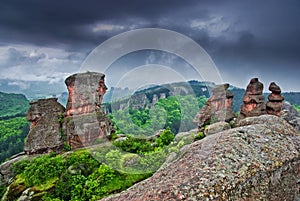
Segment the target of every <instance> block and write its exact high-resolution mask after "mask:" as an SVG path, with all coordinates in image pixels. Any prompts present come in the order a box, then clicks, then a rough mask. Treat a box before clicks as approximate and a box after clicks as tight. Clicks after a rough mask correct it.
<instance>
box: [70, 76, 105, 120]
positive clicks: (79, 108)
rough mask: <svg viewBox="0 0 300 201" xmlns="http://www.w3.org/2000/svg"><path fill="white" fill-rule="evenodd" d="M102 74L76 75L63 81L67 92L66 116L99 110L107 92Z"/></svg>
mask: <svg viewBox="0 0 300 201" xmlns="http://www.w3.org/2000/svg"><path fill="white" fill-rule="evenodd" d="M104 77H105V75H104V74H101V73H95V72H86V73H78V74H74V75H71V76H69V77H68V78H67V79H66V80H65V84H66V85H67V89H68V92H69V98H68V102H67V108H66V116H72V115H80V114H87V113H93V112H96V111H98V110H99V108H101V103H102V99H103V96H104V94H105V92H106V90H107V87H106V86H105V83H104Z"/></svg>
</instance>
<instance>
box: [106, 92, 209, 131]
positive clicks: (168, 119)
mask: <svg viewBox="0 0 300 201" xmlns="http://www.w3.org/2000/svg"><path fill="white" fill-rule="evenodd" d="M206 100H207V99H206V98H205V97H204V96H200V97H198V98H196V97H194V96H192V95H187V96H169V97H168V98H165V99H159V101H158V102H157V103H156V104H155V105H154V107H153V108H152V109H148V108H146V109H132V108H126V109H124V110H117V111H113V113H112V114H110V115H109V116H110V118H111V119H112V121H113V122H114V125H115V126H116V129H117V133H126V134H134V135H147V136H149V135H152V134H153V133H154V132H156V131H158V130H160V129H166V128H170V129H171V131H172V132H173V133H178V132H183V131H188V130H191V129H193V128H194V127H195V125H194V124H193V118H194V117H195V115H196V114H197V112H198V111H199V109H200V108H202V107H203V106H204V105H205V103H206Z"/></svg>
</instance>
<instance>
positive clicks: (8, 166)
mask: <svg viewBox="0 0 300 201" xmlns="http://www.w3.org/2000/svg"><path fill="white" fill-rule="evenodd" d="M27 158H28V156H27V155H21V156H18V157H16V158H12V159H10V160H8V161H6V162H4V163H2V164H1V165H0V175H1V176H2V178H1V180H0V184H7V183H9V180H10V179H11V178H12V176H13V174H14V170H13V164H15V163H16V162H19V161H22V160H25V159H27Z"/></svg>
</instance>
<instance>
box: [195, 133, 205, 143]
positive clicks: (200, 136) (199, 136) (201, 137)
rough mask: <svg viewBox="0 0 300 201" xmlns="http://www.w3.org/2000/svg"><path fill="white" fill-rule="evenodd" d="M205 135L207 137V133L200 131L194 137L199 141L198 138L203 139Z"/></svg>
mask: <svg viewBox="0 0 300 201" xmlns="http://www.w3.org/2000/svg"><path fill="white" fill-rule="evenodd" d="M204 137H205V135H204V133H203V132H198V133H197V135H196V136H195V138H194V139H195V141H197V140H201V139H203V138H204Z"/></svg>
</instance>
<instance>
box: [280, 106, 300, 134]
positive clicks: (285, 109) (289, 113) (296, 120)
mask: <svg viewBox="0 0 300 201" xmlns="http://www.w3.org/2000/svg"><path fill="white" fill-rule="evenodd" d="M281 118H283V119H284V120H286V121H287V122H288V123H289V124H291V125H292V126H293V127H294V128H295V129H296V130H298V132H300V114H299V113H298V112H297V110H296V109H295V108H294V107H293V106H292V105H291V104H290V103H289V102H286V101H285V102H284V103H283V106H282V111H281Z"/></svg>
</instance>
